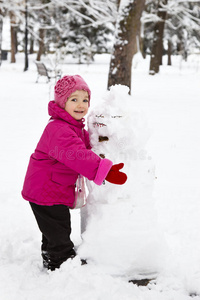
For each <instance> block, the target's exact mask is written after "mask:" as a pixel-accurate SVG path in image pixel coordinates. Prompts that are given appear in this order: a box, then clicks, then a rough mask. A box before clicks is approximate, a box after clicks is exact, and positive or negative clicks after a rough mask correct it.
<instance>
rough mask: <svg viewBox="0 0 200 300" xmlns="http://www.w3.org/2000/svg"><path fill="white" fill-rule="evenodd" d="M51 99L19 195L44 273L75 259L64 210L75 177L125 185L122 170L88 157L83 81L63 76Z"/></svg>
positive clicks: (87, 100)
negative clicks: (36, 236)
mask: <svg viewBox="0 0 200 300" xmlns="http://www.w3.org/2000/svg"><path fill="white" fill-rule="evenodd" d="M54 95H55V101H50V102H49V106H48V111H49V115H50V116H51V118H50V120H49V122H48V124H47V126H46V128H45V130H44V132H43V134H42V136H41V138H40V140H39V143H38V144H37V147H36V149H35V152H34V153H33V154H32V155H31V157H30V161H29V165H28V169H27V173H26V176H25V180H24V186H23V190H22V196H23V198H24V199H26V200H28V201H29V202H30V205H31V208H32V210H33V213H34V215H35V218H36V221H37V223H38V226H39V229H40V231H41V232H42V247H41V250H42V257H43V265H44V267H46V268H47V269H49V270H55V269H56V268H59V267H60V265H61V264H62V263H63V262H64V261H66V260H67V259H69V258H73V257H74V256H75V255H76V253H75V250H74V244H73V242H72V241H71V239H70V233H71V221H70V211H69V208H73V206H74V202H75V183H76V180H77V178H78V175H79V174H81V175H83V176H85V177H86V178H88V179H89V180H93V181H94V182H95V183H96V184H97V185H101V184H102V183H103V181H104V180H107V181H109V182H111V183H114V184H124V183H125V181H126V180H127V176H126V174H125V173H122V172H120V171H119V169H121V168H122V167H123V164H119V165H113V163H112V162H111V161H110V160H108V159H101V158H100V157H99V156H98V155H96V154H95V153H94V152H92V151H91V146H90V143H89V135H88V132H87V131H86V130H85V129H84V126H85V125H84V123H83V122H84V116H85V115H86V114H87V112H88V108H89V105H90V96H91V92H90V89H89V87H88V85H87V84H86V82H85V81H84V80H83V78H82V77H81V76H79V75H74V76H64V77H63V78H61V79H60V80H58V82H57V83H56V85H55V94H54Z"/></svg>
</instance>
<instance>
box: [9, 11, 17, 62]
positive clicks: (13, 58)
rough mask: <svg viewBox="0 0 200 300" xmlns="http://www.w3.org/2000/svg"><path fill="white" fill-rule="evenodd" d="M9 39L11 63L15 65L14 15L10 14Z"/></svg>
mask: <svg viewBox="0 0 200 300" xmlns="http://www.w3.org/2000/svg"><path fill="white" fill-rule="evenodd" d="M10 37H11V63H15V62H16V59H15V53H16V35H15V15H14V14H13V13H12V12H11V13H10Z"/></svg>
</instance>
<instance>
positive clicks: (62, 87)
mask: <svg viewBox="0 0 200 300" xmlns="http://www.w3.org/2000/svg"><path fill="white" fill-rule="evenodd" d="M76 90H84V91H86V92H88V96H89V101H90V96H91V91H90V89H89V87H88V85H87V83H86V82H85V81H84V80H83V78H82V77H81V76H80V75H72V76H70V75H67V76H64V77H63V78H61V79H59V80H58V81H57V83H56V85H55V88H54V99H55V102H56V104H57V105H58V106H60V107H61V108H65V103H66V102H67V99H68V97H69V96H70V95H71V94H72V93H74V92H75V91H76ZM89 104H90V103H89Z"/></svg>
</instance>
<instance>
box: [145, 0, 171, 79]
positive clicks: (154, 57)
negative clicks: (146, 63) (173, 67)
mask: <svg viewBox="0 0 200 300" xmlns="http://www.w3.org/2000/svg"><path fill="white" fill-rule="evenodd" d="M167 1H168V0H163V1H159V4H158V14H157V16H158V17H159V18H160V19H161V21H158V22H157V23H156V24H155V27H154V39H153V46H152V51H151V61H150V69H149V74H150V75H155V74H156V73H158V72H159V68H160V65H161V64H162V55H163V33H164V26H165V20H166V16H167V11H166V10H164V9H163V8H162V5H161V4H162V3H163V4H164V5H166V4H167ZM161 2H162V3H161Z"/></svg>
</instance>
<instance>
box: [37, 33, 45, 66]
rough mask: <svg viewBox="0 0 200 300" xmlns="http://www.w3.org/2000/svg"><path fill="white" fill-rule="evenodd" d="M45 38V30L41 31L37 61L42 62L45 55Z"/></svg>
mask: <svg viewBox="0 0 200 300" xmlns="http://www.w3.org/2000/svg"><path fill="white" fill-rule="evenodd" d="M44 36H45V29H43V28H40V29H39V38H40V39H39V50H38V53H37V60H38V61H40V59H41V56H42V54H43V53H44Z"/></svg>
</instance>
